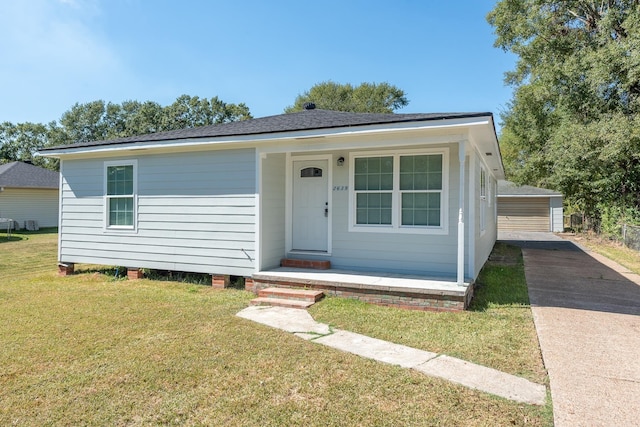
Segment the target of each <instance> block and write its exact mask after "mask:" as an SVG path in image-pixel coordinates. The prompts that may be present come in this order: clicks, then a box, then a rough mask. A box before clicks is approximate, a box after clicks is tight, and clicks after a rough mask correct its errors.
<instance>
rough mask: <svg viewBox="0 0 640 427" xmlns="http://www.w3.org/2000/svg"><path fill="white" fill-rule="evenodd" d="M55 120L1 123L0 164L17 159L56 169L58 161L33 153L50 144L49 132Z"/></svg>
mask: <svg viewBox="0 0 640 427" xmlns="http://www.w3.org/2000/svg"><path fill="white" fill-rule="evenodd" d="M53 127H55V122H53V123H50V124H48V125H43V124H41V123H29V122H27V123H18V124H13V123H10V122H4V123H0V164H2V163H10V162H15V161H31V162H33V164H35V165H38V166H42V167H48V168H51V169H56V168H57V167H58V162H57V161H56V160H54V159H46V158H43V157H38V156H34V155H33V154H34V153H35V152H36V151H37V150H38V148H40V147H44V146H46V145H47V144H48V141H49V133H50V131H51V129H52V128H53Z"/></svg>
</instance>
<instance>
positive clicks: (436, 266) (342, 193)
mask: <svg viewBox="0 0 640 427" xmlns="http://www.w3.org/2000/svg"><path fill="white" fill-rule="evenodd" d="M441 147H443V146H429V147H425V148H429V149H432V148H441ZM446 147H449V148H450V152H449V194H448V195H447V199H448V212H447V214H448V229H447V231H448V232H447V234H444V235H436V234H420V233H416V234H406V233H375V232H371V233H368V232H349V228H348V221H349V219H348V218H349V217H348V209H349V190H343V189H344V188H346V187H347V186H348V185H349V173H350V171H349V165H348V162H345V163H344V165H343V166H335V165H336V161H337V159H338V158H339V157H345V158H348V154H349V153H348V152H346V151H345V152H338V153H334V156H333V162H334V163H333V164H334V168H333V188H334V191H333V201H332V202H333V218H332V219H333V230H332V233H333V235H332V239H333V248H332V256H331V257H330V258H327V259H329V260H330V261H331V265H332V267H335V268H344V269H353V270H367V271H386V272H397V273H409V274H430V275H433V276H441V277H455V272H456V259H457V258H456V253H457V224H458V169H459V168H458V165H459V163H458V150H457V144H453V145H451V146H446ZM411 148H418V147H411ZM398 149H402V148H401V147H400V148H398ZM306 257H308V256H306Z"/></svg>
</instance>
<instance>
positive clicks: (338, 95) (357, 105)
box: [285, 81, 409, 113]
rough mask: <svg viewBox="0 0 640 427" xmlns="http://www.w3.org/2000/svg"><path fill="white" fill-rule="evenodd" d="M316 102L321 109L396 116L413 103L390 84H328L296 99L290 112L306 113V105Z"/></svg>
mask: <svg viewBox="0 0 640 427" xmlns="http://www.w3.org/2000/svg"><path fill="white" fill-rule="evenodd" d="M307 102H313V103H314V104H315V105H316V107H317V108H321V109H324V110H334V111H352V112H357V113H393V112H394V111H395V110H397V109H399V108H402V107H404V106H406V105H407V104H409V101H408V100H407V98H406V96H405V94H404V92H403V91H402V90H400V89H398V88H397V87H395V86H392V85H390V84H389V83H379V84H376V83H362V84H360V86H356V87H353V86H352V85H351V84H349V83H347V84H339V83H334V82H332V81H326V82H322V83H318V84H316V85H314V86H313V87H312V88H311V89H309V90H308V91H306V92H304V93H303V94H300V95H298V96H297V97H296V99H295V102H294V104H293V105H292V106H289V107H287V108H286V109H285V112H286V113H292V112H294V111H302V110H303V109H304V104H305V103H307Z"/></svg>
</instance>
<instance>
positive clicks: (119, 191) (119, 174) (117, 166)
mask: <svg viewBox="0 0 640 427" xmlns="http://www.w3.org/2000/svg"><path fill="white" fill-rule="evenodd" d="M136 166H137V165H136V163H135V162H132V161H129V162H117V163H116V162H107V163H105V211H106V212H105V223H106V228H108V229H134V228H135V216H136V215H135V212H136V206H135V204H136V203H135V201H136Z"/></svg>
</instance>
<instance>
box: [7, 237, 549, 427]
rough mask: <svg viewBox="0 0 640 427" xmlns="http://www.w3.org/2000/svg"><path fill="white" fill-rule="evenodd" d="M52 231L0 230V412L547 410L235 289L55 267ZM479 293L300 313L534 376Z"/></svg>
mask: <svg viewBox="0 0 640 427" xmlns="http://www.w3.org/2000/svg"><path fill="white" fill-rule="evenodd" d="M56 243H57V239H56V235H55V234H46V233H42V234H30V233H16V234H14V239H12V240H11V241H6V239H5V238H4V235H2V234H0V425H21V426H22V425H229V426H236V425H237V426H252V425H256V426H257V425H260V426H268V425H304V426H330V425H335V426H343V425H354V426H358V425H359V426H375V425H389V426H396V425H407V426H411V425H416V426H418V425H456V426H458V425H492V426H493V425H535V426H539V425H551V424H552V416H551V411H550V404H549V405H547V406H546V407H542V408H540V407H535V406H530V405H523V404H518V403H514V402H510V401H507V400H504V399H501V398H498V397H494V396H490V395H487V394H485V393H481V392H477V391H473V390H469V389H466V388H464V387H461V386H457V385H454V384H451V383H448V382H446V381H442V380H438V379H434V378H429V377H426V376H423V375H422V374H420V373H418V372H414V371H411V370H406V369H402V368H399V367H395V366H389V365H385V364H382V363H378V362H374V361H370V360H367V359H362V358H360V357H358V356H355V355H351V354H346V353H342V352H339V351H336V350H333V349H330V348H327V347H324V346H320V345H316V344H314V343H312V342H308V341H304V340H301V339H299V338H297V337H295V336H293V335H292V334H288V333H285V332H282V331H279V330H276V329H271V328H268V327H265V326H262V325H258V324H255V323H252V322H250V321H247V320H244V319H240V318H238V317H236V316H235V314H236V313H237V312H238V311H239V310H241V309H242V308H244V307H246V306H247V303H248V301H249V300H250V299H251V298H253V295H252V294H250V293H248V292H244V291H241V290H230V289H227V290H214V289H212V288H210V287H207V286H201V285H195V284H189V283H176V282H168V281H152V280H138V281H127V280H121V279H118V278H114V277H113V276H112V275H105V274H102V273H100V272H87V273H84V274H77V275H74V276H71V277H58V276H57V275H56ZM491 268H493V267H491ZM491 268H489V269H488V270H487V271H490V270H491ZM495 268H498V269H500V268H521V267H517V266H516V267H513V266H499V267H498V266H496V267H495ZM497 274H498V275H499V272H498V273H497ZM490 280H493V279H491V278H490V276H487V277H485V278H483V279H481V282H482V283H484V284H485V287H483V288H481V289H480V292H481V293H482V292H484V291H483V289H489V288H490V287H491V286H490V284H489V283H488V282H489V281H490ZM509 280H511V279H509ZM507 286H511V285H507ZM514 286H516V287H517V286H521V285H514ZM486 295H489V296H488V297H485V298H484V299H478V301H479V303H478V304H479V305H478V306H477V308H476V311H472V312H469V313H456V314H448V313H420V312H407V311H402V310H395V309H388V308H383V307H374V306H368V305H366V304H360V303H357V302H353V301H344V300H338V299H334V298H330V299H327V300H326V301H324V302H322V303H320V304H319V305H318V306H316V307H314V309H313V310H312V313H313V314H314V316H315V317H316V318H317V319H318V320H321V321H327V322H329V323H332V324H334V325H336V326H339V327H342V328H344V329H349V330H353V331H356V332H362V333H370V334H371V335H372V336H378V337H380V338H386V339H393V340H394V341H396V342H401V343H405V344H408V345H413V346H416V347H421V348H426V349H428V350H431V351H438V352H444V353H447V354H451V355H454V356H459V357H463V358H467V359H469V360H473V361H476V362H479V363H483V361H484V362H486V363H485V364H487V365H488V366H492V367H495V368H498V369H503V370H508V371H512V372H513V373H520V374H522V375H525V376H527V377H528V378H530V379H534V380H536V381H538V382H542V383H545V382H546V379H545V377H544V370H543V368H542V367H541V362H540V361H539V350H538V346H537V342H533V341H532V340H531V336H530V331H529V330H528V329H527V327H526V325H525V324H526V323H527V321H528V322H529V323H530V311H529V310H528V307H527V305H526V304H524V303H522V302H509V303H504V302H503V301H501V302H498V303H496V302H494V301H495V300H496V298H502V297H493V296H490V295H491V293H487V294H486ZM525 312H529V314H528V315H525V314H524V313H525ZM359 314H360V315H362V316H363V318H362V319H360V320H358V317H359V316H358V315H359ZM527 316H528V320H526V319H527ZM384 322H386V324H385V323H384ZM372 323H376V324H372ZM446 324H449V325H450V326H449V327H447V326H446ZM509 324H513V326H512V327H511V326H509ZM529 327H532V326H531V325H529ZM523 346H526V348H524V349H523V348H522V347H523ZM485 347H489V348H485ZM527 352H528V353H529V354H530V355H533V357H530V356H529V357H525V356H524V355H523V353H527ZM492 354H494V356H491V355H492ZM508 359H513V360H511V361H508ZM514 360H517V361H514Z"/></svg>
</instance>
